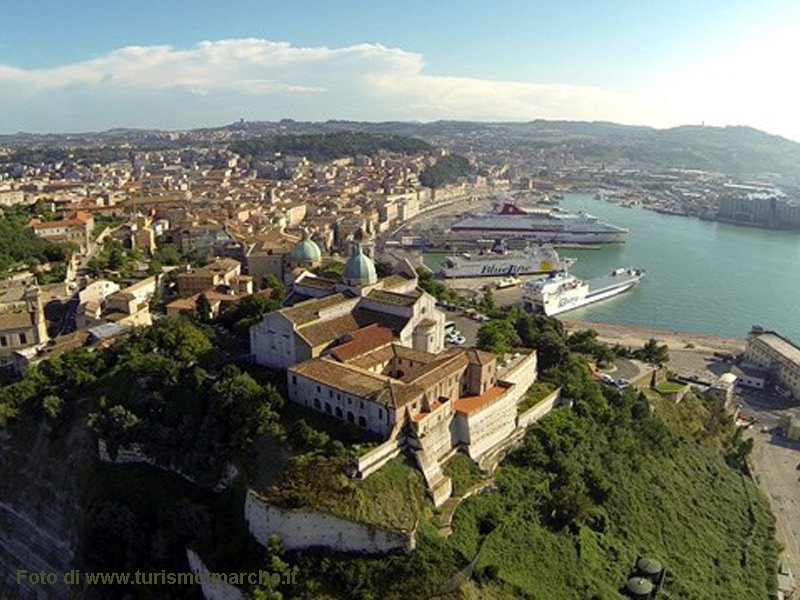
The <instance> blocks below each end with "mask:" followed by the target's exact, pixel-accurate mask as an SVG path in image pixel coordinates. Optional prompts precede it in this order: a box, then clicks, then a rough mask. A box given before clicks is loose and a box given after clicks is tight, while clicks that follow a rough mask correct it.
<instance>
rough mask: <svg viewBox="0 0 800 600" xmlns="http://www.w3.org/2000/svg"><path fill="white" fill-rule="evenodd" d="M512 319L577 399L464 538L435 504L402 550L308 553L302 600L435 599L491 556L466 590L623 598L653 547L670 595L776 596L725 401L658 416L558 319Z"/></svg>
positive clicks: (485, 500) (463, 525) (460, 516)
mask: <svg viewBox="0 0 800 600" xmlns="http://www.w3.org/2000/svg"><path fill="white" fill-rule="evenodd" d="M500 320H502V321H505V322H507V323H509V324H510V325H512V326H513V327H514V329H515V330H516V335H518V336H519V338H520V341H521V342H522V343H523V344H524V345H532V346H537V345H538V346H539V348H540V352H541V358H540V366H541V369H542V380H543V382H544V384H542V385H537V386H536V388H534V389H532V390H531V392H530V396H531V397H537V396H541V395H542V394H544V393H545V392H546V391H549V389H550V386H554V385H556V384H558V385H563V393H564V395H565V397H568V398H570V399H572V400H573V403H574V404H573V408H572V409H567V408H558V409H556V410H554V411H553V412H552V413H551V414H550V415H549V416H548V417H546V418H545V419H543V420H542V421H541V422H540V423H539V424H537V425H536V426H534V427H533V428H532V429H530V430H529V432H528V433H527V435H526V437H525V440H524V442H523V445H522V446H521V447H520V448H518V449H517V450H516V451H514V452H513V453H512V454H511V455H510V456H509V457H508V458H507V459H506V461H505V462H504V463H502V464H501V465H500V467H499V468H498V470H497V471H496V472H495V482H496V485H497V486H498V490H497V491H496V492H484V493H482V494H478V495H476V496H473V497H471V498H470V499H468V500H466V501H465V502H464V503H463V504H462V505H461V506H459V508H458V510H457V511H456V514H455V518H454V521H453V534H452V536H451V537H449V538H447V539H443V538H441V537H438V536H436V535H435V534H433V533H431V530H430V524H429V522H428V521H427V520H426V518H425V515H424V514H423V515H422V519H421V521H420V526H419V541H418V548H417V550H416V551H415V552H414V553H413V554H412V555H411V556H410V557H408V558H406V557H403V558H402V561H401V560H400V559H399V558H397V557H382V558H364V557H352V556H331V555H330V554H329V553H325V554H324V555H322V554H316V553H313V552H304V553H294V554H292V555H291V556H290V561H291V562H292V564H295V565H297V566H298V567H299V569H300V572H301V573H314V574H315V576H314V578H313V581H307V582H306V583H305V584H304V585H303V586H301V587H300V588H299V589H297V590H295V597H298V598H314V597H320V595H321V594H322V592H324V593H325V594H326V595H327V596H326V597H331V598H345V597H346V598H357V599H368V598H377V597H380V598H390V599H391V598H404V597H432V596H434V595H436V594H438V593H439V592H440V591H441V590H442V589H443V585H444V584H445V583H446V582H448V581H451V578H452V577H453V576H454V575H455V574H456V573H457V572H458V571H459V570H460V569H462V568H463V567H465V566H466V565H467V564H468V563H469V562H470V561H471V560H472V559H473V558H475V556H476V555H477V554H478V552H479V551H480V555H479V558H478V561H477V565H476V568H475V570H474V572H473V573H472V577H471V578H470V577H469V576H467V579H468V581H467V582H466V583H465V584H464V585H463V586H462V590H463V592H464V594H467V596H463V597H491V598H506V597H508V598H512V597H532V598H559V599H562V598H564V599H569V598H575V599H576V600H577V599H584V598H598V599H599V598H620V597H621V595H620V594H619V589H620V587H621V586H622V585H623V584H624V582H625V580H626V578H627V575H628V572H629V569H630V567H631V565H632V562H633V560H634V558H635V557H636V556H637V554H639V553H645V554H648V555H651V556H655V557H657V558H658V559H660V560H661V561H662V562H663V563H664V564H665V565H666V566H667V568H668V569H669V571H670V577H669V579H668V582H667V586H666V588H665V589H664V591H663V592H662V596H661V597H663V598H665V599H670V598H699V599H705V598H708V599H711V598H715V597H719V595H720V594H722V595H723V596H725V597H729V598H764V597H768V596H769V594H770V593H772V591H773V590H774V587H775V571H776V564H777V549H778V548H777V544H776V542H775V540H774V538H773V518H772V515H771V513H770V512H769V509H768V505H767V503H766V501H765V500H764V498H763V497H762V496H761V495H760V494H759V493H758V491H757V489H756V487H755V486H754V484H753V483H752V481H750V479H748V478H747V477H746V476H745V475H744V474H743V471H744V470H745V461H744V457H746V455H747V453H748V452H749V445H748V444H747V443H746V442H743V441H742V440H741V437H740V433H737V432H739V430H738V429H736V428H734V427H733V424H732V422H731V419H730V416H729V415H728V414H727V413H726V412H725V410H724V408H722V407H721V405H718V404H715V403H712V402H710V401H708V402H707V401H703V400H701V399H697V398H695V397H691V396H690V397H687V400H685V401H684V402H683V403H681V404H680V405H674V404H672V403H669V402H667V401H663V400H659V401H658V402H656V403H654V406H655V413H653V412H652V411H651V408H650V406H649V405H648V399H647V398H646V397H645V396H644V395H641V394H640V395H638V396H637V395H636V393H635V392H634V391H632V390H627V391H625V392H624V393H620V392H619V391H617V390H613V389H611V388H603V387H601V386H599V385H598V384H596V383H595V382H594V381H593V380H592V379H591V375H590V373H589V370H588V368H587V367H586V365H585V363H584V362H583V361H582V360H581V359H580V358H579V357H578V356H577V355H576V354H574V353H573V352H572V351H571V350H570V347H569V344H568V340H567V337H566V335H565V333H564V331H563V328H562V326H561V324H560V323H559V322H558V321H555V320H552V319H547V318H544V317H540V316H535V315H526V314H524V313H520V312H518V311H514V310H511V311H506V312H505V313H504V314H503V315H502V319H500ZM502 328H503V329H504V330H505V329H506V326H502ZM581 337H582V338H584V341H585V340H586V339H588V338H591V337H593V336H591V335H587V336H581ZM581 337H579V338H578V340H577V341H576V342H573V343H574V344H577V343H578V341H580V340H581ZM548 384H549V385H548ZM653 394H654V395H655V396H657V397H658V398H659V399H660V396H659V395H658V394H657V393H654V392H653ZM662 411H663V416H662ZM456 459H458V460H457V461H456ZM454 461H456V462H454ZM466 461H468V459H466V457H463V459H460V458H459V457H456V458H454V459H453V461H451V463H450V464H448V465H446V467H445V472H446V473H447V474H449V475H451V476H453V478H454V482H455V484H456V487H457V488H458V490H459V491H460V492H461V491H463V489H465V488H466V487H468V486H469V485H471V483H472V482H473V481H475V480H476V477H477V473H474V472H473V471H472V467H471V466H470V465H469V464H467V462H466ZM468 462H471V461H468ZM720 506H725V507H726V510H725V511H720V510H719V507H720ZM404 563H407V564H404ZM453 587H455V586H453ZM446 589H450V588H446ZM315 594H316V595H315ZM447 597H462V596H459V595H458V592H455V593H454V594H453V595H452V596H447Z"/></svg>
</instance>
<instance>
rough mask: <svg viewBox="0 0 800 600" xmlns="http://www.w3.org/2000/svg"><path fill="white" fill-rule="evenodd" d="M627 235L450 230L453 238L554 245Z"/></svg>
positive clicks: (611, 241)
mask: <svg viewBox="0 0 800 600" xmlns="http://www.w3.org/2000/svg"><path fill="white" fill-rule="evenodd" d="M626 235H627V233H626V232H619V231H587V232H583V231H574V232H552V231H536V230H532V229H531V230H522V229H510V228H508V229H486V228H468V229H464V228H453V229H451V230H450V238H451V239H453V240H475V241H477V240H483V239H506V240H510V239H523V240H527V241H529V242H534V243H537V244H550V245H553V246H560V245H564V244H576V245H594V244H622V243H624V242H625V236H626Z"/></svg>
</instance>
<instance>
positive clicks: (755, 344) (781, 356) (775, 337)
mask: <svg viewBox="0 0 800 600" xmlns="http://www.w3.org/2000/svg"><path fill="white" fill-rule="evenodd" d="M744 361H745V363H749V364H752V365H755V366H756V367H760V368H762V369H765V370H767V371H769V372H770V373H771V374H772V375H773V376H774V377H775V379H776V380H777V383H778V384H779V385H780V386H782V387H784V388H786V389H787V390H788V391H789V392H791V394H792V395H793V396H794V397H795V398H800V348H798V347H797V346H796V345H795V344H794V343H792V342H791V341H790V340H788V339H786V338H784V337H782V336H781V335H779V334H778V333H775V332H774V331H766V330H764V329H762V328H761V327H753V329H752V330H751V331H750V333H749V334H748V336H747V348H746V349H745V352H744Z"/></svg>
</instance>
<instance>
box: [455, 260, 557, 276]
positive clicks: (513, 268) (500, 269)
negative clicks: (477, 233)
mask: <svg viewBox="0 0 800 600" xmlns="http://www.w3.org/2000/svg"><path fill="white" fill-rule="evenodd" d="M559 269H560V266H559V265H553V263H552V262H550V261H541V262H535V263H533V264H527V265H526V264H511V265H480V264H477V265H471V264H466V265H463V266H462V265H459V266H458V267H453V268H448V267H443V268H442V270H441V273H442V277H444V278H446V279H459V278H465V277H517V276H519V275H548V274H550V273H552V272H553V271H558V270H559Z"/></svg>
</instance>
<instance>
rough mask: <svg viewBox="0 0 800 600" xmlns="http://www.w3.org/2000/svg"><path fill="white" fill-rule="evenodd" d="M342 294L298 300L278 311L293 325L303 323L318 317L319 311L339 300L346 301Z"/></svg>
mask: <svg viewBox="0 0 800 600" xmlns="http://www.w3.org/2000/svg"><path fill="white" fill-rule="evenodd" d="M347 300H348V298H347V297H346V296H345V295H344V294H331V295H330V296H325V297H324V298H313V299H311V300H305V301H303V302H299V303H297V304H295V305H294V306H292V307H290V308H284V309H282V310H281V311H280V312H281V314H282V315H283V316H284V317H286V318H287V319H289V320H290V321H291V322H292V323H294V324H295V325H303V324H305V323H310V322H311V321H315V320H317V319H319V312H320V311H321V310H324V309H326V308H329V307H331V306H335V305H336V304H339V303H341V302H345V301H347Z"/></svg>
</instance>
